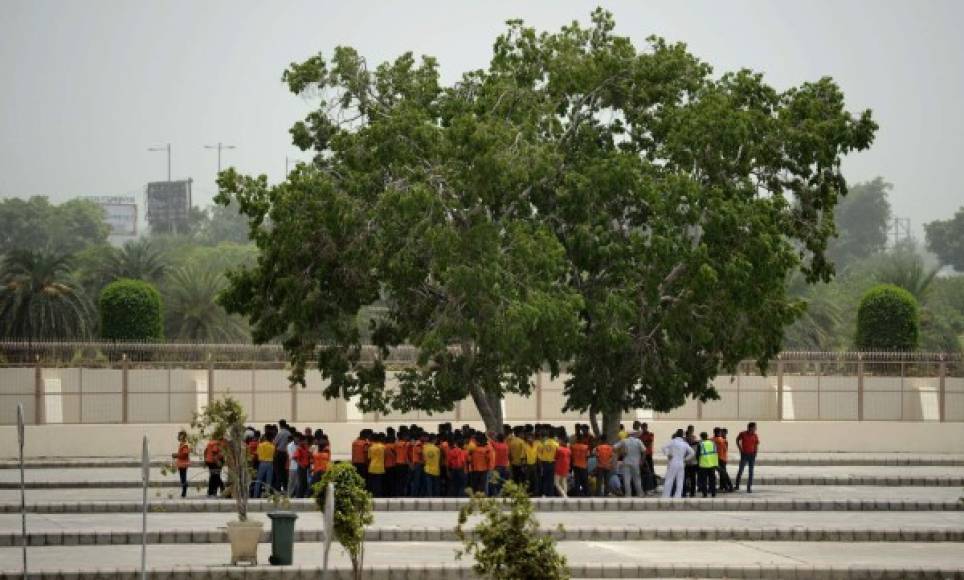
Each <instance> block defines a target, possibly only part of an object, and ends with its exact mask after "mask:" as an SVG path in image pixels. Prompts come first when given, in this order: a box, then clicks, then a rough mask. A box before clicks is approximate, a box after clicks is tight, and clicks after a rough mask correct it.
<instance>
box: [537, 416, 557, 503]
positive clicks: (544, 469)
mask: <svg viewBox="0 0 964 580" xmlns="http://www.w3.org/2000/svg"><path fill="white" fill-rule="evenodd" d="M541 443H542V444H541V445H540V446H539V451H538V456H539V495H542V496H544V497H553V496H554V495H556V488H555V475H556V450H557V449H558V448H559V442H558V441H556V439H555V437H552V436H551V433H548V432H546V431H543V432H542V442H541Z"/></svg>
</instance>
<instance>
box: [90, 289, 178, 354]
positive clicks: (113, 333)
mask: <svg viewBox="0 0 964 580" xmlns="http://www.w3.org/2000/svg"><path fill="white" fill-rule="evenodd" d="M161 309H162V307H161V295H160V294H159V293H158V291H157V289H155V288H154V287H153V286H151V285H150V284H148V283H147V282H144V281H142V280H130V279H121V280H117V281H115V282H111V283H110V284H108V285H107V287H106V288H104V290H103V291H102V292H101V293H100V320H101V336H103V337H104V338H106V339H109V340H161V339H163V338H164V322H163V315H162V311H161Z"/></svg>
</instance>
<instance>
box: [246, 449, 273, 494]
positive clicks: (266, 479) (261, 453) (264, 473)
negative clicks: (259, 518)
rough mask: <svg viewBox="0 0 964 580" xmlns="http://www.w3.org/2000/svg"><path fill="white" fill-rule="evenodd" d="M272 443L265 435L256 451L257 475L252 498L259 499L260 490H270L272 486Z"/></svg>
mask: <svg viewBox="0 0 964 580" xmlns="http://www.w3.org/2000/svg"><path fill="white" fill-rule="evenodd" d="M274 449H275V448H274V443H272V442H271V438H270V437H268V435H267V434H265V435H262V436H261V443H258V449H257V451H256V453H257V455H258V475H257V477H256V478H255V483H254V489H253V490H252V494H251V495H252V496H253V497H261V494H262V490H267V489H271V486H272V485H274V481H273V479H274V463H273V462H274Z"/></svg>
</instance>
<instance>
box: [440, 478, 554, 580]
mask: <svg viewBox="0 0 964 580" xmlns="http://www.w3.org/2000/svg"><path fill="white" fill-rule="evenodd" d="M506 508H508V509H506ZM473 514H480V515H481V516H482V521H481V522H479V523H478V525H476V526H475V529H474V530H473V531H472V534H471V535H469V534H466V533H465V530H463V526H464V525H465V523H466V522H467V521H468V518H469V516H471V515H473ZM455 532H456V534H457V535H458V537H459V539H460V540H462V543H463V544H464V546H465V553H468V554H470V555H472V556H474V557H475V565H474V566H473V569H474V570H475V573H476V574H478V575H479V576H480V577H483V578H491V579H493V580H501V579H502V578H528V579H531V580H566V579H567V578H569V567H568V564H567V563H566V558H565V556H563V555H561V554H560V553H559V552H557V551H556V543H555V541H554V540H553V539H552V537H551V536H548V535H544V534H543V533H542V532H541V531H540V530H539V523H538V521H537V520H536V518H535V515H534V510H533V507H532V501H531V500H530V499H529V495H528V494H527V493H526V490H525V487H524V486H521V485H518V484H517V483H515V482H512V481H507V482H506V483H505V485H503V487H502V491H501V492H500V494H499V497H497V498H491V497H485V496H484V495H482V494H476V495H475V496H473V497H472V498H471V499H470V500H469V503H468V504H467V505H466V506H465V507H463V508H462V509H461V510H460V511H459V524H458V526H457V527H456V528H455ZM458 556H459V557H461V556H462V553H461V552H460V553H459V554H458Z"/></svg>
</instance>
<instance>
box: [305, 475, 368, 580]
mask: <svg viewBox="0 0 964 580" xmlns="http://www.w3.org/2000/svg"><path fill="white" fill-rule="evenodd" d="M329 483H334V484H335V524H334V538H335V540H337V541H338V543H339V544H341V545H342V547H344V548H345V551H346V552H348V557H349V559H351V568H352V572H353V575H354V577H355V578H356V579H359V578H361V577H362V566H363V565H364V557H365V543H364V542H365V526H368V525H371V523H372V522H373V521H374V517H373V516H372V507H373V506H372V496H371V494H369V493H368V490H366V489H365V480H364V479H362V477H361V476H360V475H358V471H356V470H355V466H354V465H352V464H350V463H336V464H334V465H332V466H331V467H329V469H328V471H326V472H325V475H323V476H322V478H321V481H319V482H318V483H317V484H315V487H314V492H315V498H316V499H317V502H318V509H320V510H321V511H322V512H324V511H325V489H327V488H328V484H329ZM326 533H327V530H326Z"/></svg>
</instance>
